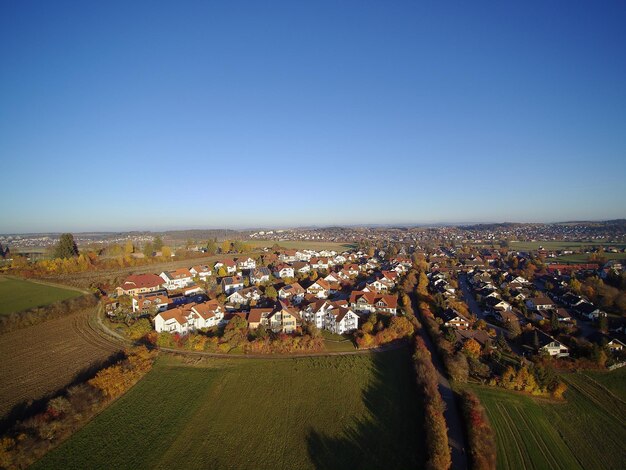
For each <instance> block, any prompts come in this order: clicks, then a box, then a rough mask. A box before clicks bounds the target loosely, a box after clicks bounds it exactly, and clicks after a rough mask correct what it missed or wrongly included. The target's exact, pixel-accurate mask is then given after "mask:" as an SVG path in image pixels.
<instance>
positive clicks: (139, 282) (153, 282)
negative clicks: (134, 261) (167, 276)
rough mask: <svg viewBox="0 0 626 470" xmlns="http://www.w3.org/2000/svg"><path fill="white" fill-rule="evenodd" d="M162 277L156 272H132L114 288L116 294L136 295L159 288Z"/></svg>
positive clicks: (161, 283)
mask: <svg viewBox="0 0 626 470" xmlns="http://www.w3.org/2000/svg"><path fill="white" fill-rule="evenodd" d="M163 282H164V281H163V278H162V277H161V276H157V275H156V274H133V275H132V276H128V277H127V278H126V279H124V282H123V283H122V285H121V286H119V287H118V288H117V289H116V292H117V295H118V296H119V295H131V296H132V295H137V294H143V293H145V292H156V291H159V290H161V286H162V285H163Z"/></svg>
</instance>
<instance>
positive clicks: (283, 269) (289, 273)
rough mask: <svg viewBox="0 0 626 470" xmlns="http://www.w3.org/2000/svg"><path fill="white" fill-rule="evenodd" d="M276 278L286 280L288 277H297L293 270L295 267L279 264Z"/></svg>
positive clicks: (275, 274) (275, 271)
mask: <svg viewBox="0 0 626 470" xmlns="http://www.w3.org/2000/svg"><path fill="white" fill-rule="evenodd" d="M274 276H276V277H279V278H281V279H284V278H286V277H292V278H293V277H295V276H296V274H295V272H294V270H293V267H292V266H290V265H288V264H279V265H278V266H276V268H275V269H274Z"/></svg>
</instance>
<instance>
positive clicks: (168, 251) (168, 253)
mask: <svg viewBox="0 0 626 470" xmlns="http://www.w3.org/2000/svg"><path fill="white" fill-rule="evenodd" d="M161 256H163V258H171V257H172V249H171V248H170V247H169V246H164V247H163V248H161Z"/></svg>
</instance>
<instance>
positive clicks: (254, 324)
mask: <svg viewBox="0 0 626 470" xmlns="http://www.w3.org/2000/svg"><path fill="white" fill-rule="evenodd" d="M273 311H274V309H273V308H251V309H250V312H249V313H248V328H250V329H251V330H256V329H257V328H258V327H259V326H260V325H263V326H264V327H267V326H268V325H269V320H268V316H269V315H270V313H272V312H273Z"/></svg>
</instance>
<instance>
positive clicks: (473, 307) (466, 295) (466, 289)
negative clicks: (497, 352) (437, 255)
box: [459, 273, 507, 337]
mask: <svg viewBox="0 0 626 470" xmlns="http://www.w3.org/2000/svg"><path fill="white" fill-rule="evenodd" d="M459 287H460V288H461V292H463V300H464V301H465V303H466V304H467V306H468V307H469V310H470V312H471V313H472V314H474V315H476V318H478V319H481V320H485V321H486V322H487V324H488V325H489V327H490V328H493V329H494V330H496V332H497V333H498V334H503V335H504V336H505V337H507V333H506V329H504V328H502V327H501V326H498V325H494V324H493V323H489V321H487V315H486V314H485V312H483V309H482V308H480V305H478V302H476V298H475V297H474V294H473V292H472V289H471V287H470V285H469V282H468V281H467V275H466V274H465V273H459Z"/></svg>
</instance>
